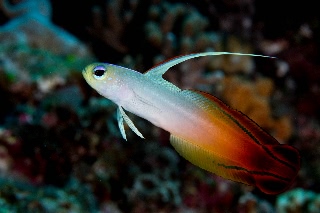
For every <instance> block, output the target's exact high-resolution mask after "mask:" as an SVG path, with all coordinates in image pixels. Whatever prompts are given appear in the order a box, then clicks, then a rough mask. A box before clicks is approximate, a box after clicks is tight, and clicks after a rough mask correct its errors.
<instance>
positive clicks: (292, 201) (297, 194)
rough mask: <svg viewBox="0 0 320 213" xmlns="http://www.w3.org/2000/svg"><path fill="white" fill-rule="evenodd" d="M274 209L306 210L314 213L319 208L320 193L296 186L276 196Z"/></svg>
mask: <svg viewBox="0 0 320 213" xmlns="http://www.w3.org/2000/svg"><path fill="white" fill-rule="evenodd" d="M276 209H277V212H279V213H285V212H306V213H316V212H319V209H320V194H317V193H315V192H312V191H308V190H304V189H301V188H296V189H293V190H291V191H288V192H286V193H283V194H282V195H280V196H279V197H278V198H277V202H276Z"/></svg>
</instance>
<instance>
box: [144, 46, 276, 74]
mask: <svg viewBox="0 0 320 213" xmlns="http://www.w3.org/2000/svg"><path fill="white" fill-rule="evenodd" d="M214 55H239V56H258V57H267V58H274V57H271V56H264V55H255V54H247V53H231V52H203V53H194V54H189V55H182V56H177V57H174V58H172V59H169V60H166V61H164V62H162V63H160V64H158V65H156V66H154V67H153V68H151V69H149V70H148V71H146V72H145V73H144V74H145V75H146V76H149V77H151V76H153V77H158V78H159V77H161V76H162V75H163V74H164V73H165V72H167V71H168V69H170V68H171V67H173V66H175V65H177V64H180V63H182V62H184V61H186V60H189V59H192V58H198V57H202V56H214Z"/></svg>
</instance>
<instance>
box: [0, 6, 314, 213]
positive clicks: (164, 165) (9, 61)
mask: <svg viewBox="0 0 320 213" xmlns="http://www.w3.org/2000/svg"><path fill="white" fill-rule="evenodd" d="M319 16H320V14H319V12H318V9H317V7H316V2H314V1H311V0H304V1H301V0H297V1H290V2H287V1H281V2H280V1H275V0H268V1H266V0H259V1H258V0H256V1H255V0H233V1H231V0H215V1H209V0H185V1H179V0H148V1H147V0H103V1H102V0H94V1H75V0H69V1H63V0H54V1H53V0H52V1H49V0H0V98H1V102H0V103H1V104H0V212H21V211H24V212H106V213H107V212H139V213H143V212H201V213H202V212H291V213H292V212H312V213H313V212H314V213H316V212H320V52H319V51H320V49H319V47H320V46H319V45H320V43H319V41H320V22H319V20H320V17H319ZM201 51H230V52H242V53H257V54H265V55H270V56H275V57H276V59H266V58H252V57H244V56H242V57H240V56H232V55H228V56H219V57H204V58H199V59H194V60H190V61H187V62H184V63H183V64H181V65H178V66H176V67H173V68H172V69H171V70H170V71H169V72H168V73H166V74H165V78H166V79H168V80H169V81H171V82H173V83H174V84H176V85H178V86H179V87H181V88H185V89H188V88H193V89H199V90H203V91H207V92H210V93H211V94H214V95H215V96H217V97H219V98H220V99H222V100H223V101H225V102H226V103H227V104H229V105H230V106H231V107H233V108H235V109H238V110H240V111H242V112H243V113H244V114H246V115H248V116H249V117H250V118H252V119H253V120H254V121H256V122H257V123H258V124H259V125H260V126H261V127H262V128H264V129H265V130H267V131H268V132H269V133H270V134H271V135H273V136H274V137H275V138H276V139H277V140H278V141H279V142H280V143H286V144H290V145H293V146H295V147H296V148H298V149H299V151H300V153H301V161H302V162H301V163H302V167H301V170H300V172H299V174H298V177H297V178H296V180H295V182H294V184H293V186H292V187H291V188H290V189H289V190H288V191H287V192H284V193H282V194H280V195H278V196H268V195H265V194H262V193H261V192H259V191H258V190H256V189H255V188H253V187H250V186H245V185H242V184H238V183H234V182H231V181H228V180H225V179H222V178H220V177H218V176H216V175H214V174H210V173H208V172H205V171H203V170H201V169H200V168H197V167H195V166H193V165H191V164H189V163H188V162H187V161H186V160H184V159H182V158H181V157H179V156H178V155H177V153H176V152H175V151H174V150H173V149H172V147H171V146H170V144H169V141H168V140H169V135H168V133H167V132H165V131H163V130H161V129H159V128H156V127H154V126H152V125H151V124H150V123H148V122H146V121H144V120H142V119H140V118H137V117H135V116H134V115H130V117H132V119H134V122H135V124H136V125H137V126H138V128H139V129H141V131H142V133H143V135H144V136H145V137H146V139H145V140H142V139H140V138H138V137H137V136H136V135H134V134H132V133H131V132H130V131H127V133H128V138H129V140H128V141H127V142H126V141H123V139H122V138H121V135H120V133H119V130H118V127H117V123H116V120H115V117H116V116H115V105H114V104H112V103H111V102H110V101H109V100H107V99H105V98H103V97H101V96H100V95H99V94H97V93H96V92H95V91H94V90H93V89H91V88H90V87H89V86H88V85H87V84H86V83H85V81H84V79H83V78H82V75H81V70H82V69H83V68H84V66H85V65H87V64H89V63H91V62H94V61H102V62H108V63H114V64H118V65H122V66H125V67H128V68H132V69H136V70H138V71H140V72H144V71H146V70H147V69H149V68H150V67H152V66H153V65H155V64H157V63H158V62H160V61H162V60H166V59H168V58H171V57H174V56H177V55H181V54H188V53H193V52H201Z"/></svg>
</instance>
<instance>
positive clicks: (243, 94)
mask: <svg viewBox="0 0 320 213" xmlns="http://www.w3.org/2000/svg"><path fill="white" fill-rule="evenodd" d="M273 93H274V84H273V82H272V80H271V79H269V78H265V77H258V78H257V79H255V80H254V81H250V80H245V79H242V78H239V77H237V76H230V77H226V78H225V79H223V80H222V91H221V96H222V98H223V99H224V100H225V101H226V102H227V103H228V104H229V105H230V106H231V107H232V108H234V109H237V110H239V111H241V112H242V113H244V114H245V115H247V116H248V117H249V118H251V119H252V120H253V121H255V122H256V123H258V124H259V125H260V126H261V127H262V128H264V129H266V130H268V131H269V132H270V133H272V134H273V136H274V137H275V138H276V139H277V140H279V141H280V142H283V143H284V142H286V141H288V139H289V138H290V136H291V135H292V131H293V130H292V123H291V120H290V117H289V116H287V115H285V114H284V115H281V116H280V117H279V118H275V116H274V115H273V109H272V105H271V104H272V97H273Z"/></svg>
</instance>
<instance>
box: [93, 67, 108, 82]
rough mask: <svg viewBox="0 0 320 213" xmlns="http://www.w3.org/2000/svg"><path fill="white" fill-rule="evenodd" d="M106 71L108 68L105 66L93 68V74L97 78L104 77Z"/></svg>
mask: <svg viewBox="0 0 320 213" xmlns="http://www.w3.org/2000/svg"><path fill="white" fill-rule="evenodd" d="M105 73H106V68H105V67H104V66H101V65H99V66H96V67H95V68H94V69H93V76H94V78H95V79H97V80H100V79H102V78H103V77H104V74H105Z"/></svg>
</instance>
